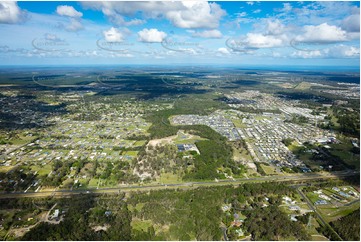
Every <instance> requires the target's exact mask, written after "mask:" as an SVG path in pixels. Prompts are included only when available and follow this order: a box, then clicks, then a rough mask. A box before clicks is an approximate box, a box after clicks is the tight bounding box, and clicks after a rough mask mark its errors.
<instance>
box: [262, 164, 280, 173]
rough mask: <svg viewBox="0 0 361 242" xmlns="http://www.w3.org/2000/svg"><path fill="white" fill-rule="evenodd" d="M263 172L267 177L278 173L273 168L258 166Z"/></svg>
mask: <svg viewBox="0 0 361 242" xmlns="http://www.w3.org/2000/svg"><path fill="white" fill-rule="evenodd" d="M260 165H261V167H262V169H263V170H264V172H266V174H267V175H277V174H278V173H277V172H276V171H275V168H274V167H273V166H266V165H264V164H260Z"/></svg>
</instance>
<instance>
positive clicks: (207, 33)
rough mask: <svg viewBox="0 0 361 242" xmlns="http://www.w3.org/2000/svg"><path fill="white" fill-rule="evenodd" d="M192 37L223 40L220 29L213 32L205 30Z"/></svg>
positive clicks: (195, 33)
mask: <svg viewBox="0 0 361 242" xmlns="http://www.w3.org/2000/svg"><path fill="white" fill-rule="evenodd" d="M192 36H193V37H201V38H214V39H219V38H222V33H221V32H220V31H219V30H218V29H212V30H204V31H202V32H194V33H193V34H192Z"/></svg>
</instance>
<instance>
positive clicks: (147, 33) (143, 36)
mask: <svg viewBox="0 0 361 242" xmlns="http://www.w3.org/2000/svg"><path fill="white" fill-rule="evenodd" d="M138 37H139V38H138V40H139V41H141V42H148V43H160V42H162V41H163V39H164V38H165V37H167V34H166V33H164V32H162V31H159V30H158V29H143V30H141V31H139V32H138Z"/></svg>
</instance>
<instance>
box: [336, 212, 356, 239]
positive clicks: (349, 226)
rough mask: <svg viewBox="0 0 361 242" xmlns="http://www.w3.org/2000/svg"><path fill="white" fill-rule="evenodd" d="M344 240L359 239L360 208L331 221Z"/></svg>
mask: <svg viewBox="0 0 361 242" xmlns="http://www.w3.org/2000/svg"><path fill="white" fill-rule="evenodd" d="M331 226H332V227H333V228H334V229H335V230H336V232H337V233H338V234H339V235H340V236H341V237H342V239H344V240H351V241H360V209H358V210H356V211H354V212H352V213H351V214H349V215H347V216H345V217H342V218H340V219H338V220H336V221H333V222H332V223H331Z"/></svg>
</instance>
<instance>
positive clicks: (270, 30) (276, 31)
mask: <svg viewBox="0 0 361 242" xmlns="http://www.w3.org/2000/svg"><path fill="white" fill-rule="evenodd" d="M285 30H286V27H285V25H284V24H282V23H281V21H280V20H278V19H276V20H275V21H271V20H270V19H267V24H266V33H267V35H280V34H283V33H284V32H285Z"/></svg>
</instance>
